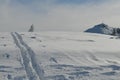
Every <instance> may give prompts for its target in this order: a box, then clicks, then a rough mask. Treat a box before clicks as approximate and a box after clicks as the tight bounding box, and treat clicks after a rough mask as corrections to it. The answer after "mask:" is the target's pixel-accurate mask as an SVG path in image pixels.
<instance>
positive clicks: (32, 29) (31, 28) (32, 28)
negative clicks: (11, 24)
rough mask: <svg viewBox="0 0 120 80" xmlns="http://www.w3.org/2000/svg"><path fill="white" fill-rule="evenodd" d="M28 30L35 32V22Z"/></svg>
mask: <svg viewBox="0 0 120 80" xmlns="http://www.w3.org/2000/svg"><path fill="white" fill-rule="evenodd" d="M28 32H34V25H33V24H32V25H31V26H30V29H29V31H28Z"/></svg>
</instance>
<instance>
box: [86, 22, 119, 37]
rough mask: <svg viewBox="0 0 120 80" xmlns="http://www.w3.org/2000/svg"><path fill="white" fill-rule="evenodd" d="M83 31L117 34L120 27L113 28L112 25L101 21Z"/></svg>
mask: <svg viewBox="0 0 120 80" xmlns="http://www.w3.org/2000/svg"><path fill="white" fill-rule="evenodd" d="M84 32H89V33H99V34H106V35H113V36H119V35H120V28H114V27H111V26H108V25H107V24H105V23H101V24H98V25H95V26H94V27H92V28H89V29H87V30H85V31H84Z"/></svg>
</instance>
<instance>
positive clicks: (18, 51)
mask: <svg viewBox="0 0 120 80" xmlns="http://www.w3.org/2000/svg"><path fill="white" fill-rule="evenodd" d="M0 42H1V43H0V80H119V79H120V49H119V47H120V40H119V39H116V37H113V36H109V35H101V34H90V33H82V32H39V33H38V32H33V33H28V32H21V33H14V32H13V33H0Z"/></svg>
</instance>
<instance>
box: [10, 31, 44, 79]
mask: <svg viewBox="0 0 120 80" xmlns="http://www.w3.org/2000/svg"><path fill="white" fill-rule="evenodd" d="M11 35H12V36H13V39H14V42H15V44H16V45H17V47H18V48H19V49H20V51H21V55H22V59H23V65H24V67H25V70H26V73H27V76H28V78H29V80H46V79H45V78H44V70H43V69H42V68H41V66H40V65H39V64H38V63H37V60H36V56H35V53H34V51H33V50H32V49H31V48H30V47H29V46H28V45H27V44H26V43H25V42H24V41H23V39H22V37H21V36H20V35H19V34H18V33H16V32H15V33H11Z"/></svg>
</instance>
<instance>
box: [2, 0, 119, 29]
mask: <svg viewBox="0 0 120 80" xmlns="http://www.w3.org/2000/svg"><path fill="white" fill-rule="evenodd" d="M59 1H60V0H34V1H33V0H26V1H25V2H24V0H1V1H0V11H1V12H0V31H27V30H28V28H29V26H30V25H31V24H34V26H35V29H36V31H43V30H45V31H46V30H52V31H53V30H57V31H61V30H62V31H83V30H85V29H87V28H88V27H91V26H93V25H95V24H98V23H101V22H105V23H107V24H108V25H111V26H116V27H117V26H120V23H119V20H120V15H119V14H120V11H119V9H120V5H119V4H120V1H119V0H116V1H114V0H109V1H108V0H105V1H101V2H97V1H98V0H93V1H92V2H90V1H91V0H85V1H86V2H79V3H77V1H80V0H77V1H76V2H74V3H72V2H67V1H68V0H66V2H64V1H63V2H62V1H61V2H59ZM69 1H70V0H69ZM71 1H73V0H71ZM74 1H75V0H74ZM81 1H82V0H81Z"/></svg>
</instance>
